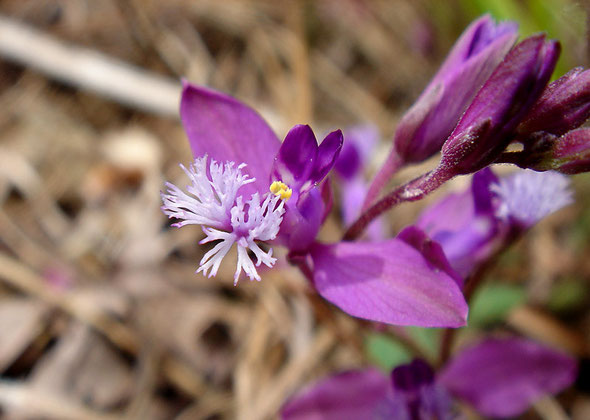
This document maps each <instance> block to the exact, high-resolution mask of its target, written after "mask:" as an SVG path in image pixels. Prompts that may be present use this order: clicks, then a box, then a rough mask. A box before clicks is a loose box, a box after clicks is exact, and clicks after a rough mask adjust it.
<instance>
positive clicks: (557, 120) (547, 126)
mask: <svg viewBox="0 0 590 420" xmlns="http://www.w3.org/2000/svg"><path fill="white" fill-rule="evenodd" d="M589 116H590V70H586V71H583V69H582V68H576V69H573V70H571V71H570V72H568V73H567V74H566V75H564V76H563V77H561V78H559V79H557V80H556V81H554V82H553V83H551V84H550V85H549V86H547V88H546V89H545V91H544V92H543V95H542V96H541V98H539V100H538V101H537V103H536V104H535V106H534V108H533V109H532V110H531V111H530V113H529V115H528V116H527V118H526V120H525V121H524V122H523V123H521V124H520V125H519V127H518V132H519V133H520V134H521V135H523V136H525V135H527V134H531V133H534V132H537V131H545V132H548V133H551V134H555V135H557V136H560V135H562V134H565V133H566V132H567V131H570V130H573V129H574V128H577V127H579V126H580V125H582V124H583V123H584V122H585V121H586V120H587V119H588V117H589Z"/></svg>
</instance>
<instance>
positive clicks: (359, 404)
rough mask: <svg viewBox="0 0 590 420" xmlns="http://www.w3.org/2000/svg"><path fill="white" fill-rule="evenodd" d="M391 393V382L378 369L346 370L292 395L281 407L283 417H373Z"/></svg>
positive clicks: (333, 419)
mask: <svg viewBox="0 0 590 420" xmlns="http://www.w3.org/2000/svg"><path fill="white" fill-rule="evenodd" d="M388 392H389V381H388V380H387V378H386V376H385V375H383V373H381V372H379V371H378V370H376V369H367V370H359V371H351V372H344V373H340V374H338V375H334V376H331V377H329V378H328V379H324V380H322V381H321V382H319V383H317V384H314V385H312V386H310V387H308V388H306V389H304V390H303V391H301V392H300V393H298V394H296V395H295V396H294V397H292V398H291V399H290V400H289V401H288V402H287V403H286V404H285V405H284V406H283V408H282V409H281V418H282V419H283V420H359V419H373V418H375V414H376V413H377V412H378V410H379V407H380V406H381V405H382V403H383V401H384V400H385V399H386V397H387V394H388Z"/></svg>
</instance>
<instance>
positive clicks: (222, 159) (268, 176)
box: [162, 83, 343, 283]
mask: <svg viewBox="0 0 590 420" xmlns="http://www.w3.org/2000/svg"><path fill="white" fill-rule="evenodd" d="M180 113H181V118H182V122H183V124H184V127H185V130H186V133H187V135H188V137H189V142H190V145H191V148H192V151H193V155H194V157H195V162H194V164H192V165H190V166H189V168H188V169H187V168H185V167H184V166H183V167H182V168H183V170H184V171H185V173H186V174H187V176H188V178H189V180H190V184H189V185H188V186H187V189H186V190H187V192H186V193H185V192H183V191H182V190H181V189H180V188H178V187H176V186H175V185H172V184H170V183H167V184H166V185H167V187H168V191H167V192H166V193H163V194H162V200H163V203H164V205H163V207H162V209H163V211H164V213H165V214H166V215H168V216H169V217H171V218H176V219H179V220H180V222H178V223H176V225H175V226H178V227H181V226H184V225H188V224H197V225H201V226H202V227H203V232H204V233H205V235H206V236H205V239H203V240H202V241H201V243H202V244H204V243H208V242H214V241H217V243H216V245H215V246H214V247H213V248H212V249H211V250H210V251H208V252H207V253H206V254H205V256H204V257H203V259H202V260H201V262H200V266H199V269H198V270H197V272H203V274H205V275H207V274H208V275H209V277H211V276H215V275H216V273H217V270H218V269H219V266H220V264H221V261H222V260H223V258H224V256H225V255H226V254H227V253H228V251H229V250H230V249H231V248H232V247H233V245H234V244H235V245H236V247H237V252H238V263H237V267H236V272H235V276H234V280H235V282H236V283H237V281H238V279H239V276H240V273H241V272H242V270H243V271H244V272H245V273H246V275H247V276H248V277H249V278H250V280H260V276H259V274H258V272H257V270H256V267H257V266H260V264H264V265H266V266H268V267H272V266H273V265H274V263H275V261H276V259H275V258H274V257H273V256H272V248H270V249H269V250H268V251H263V250H262V248H261V247H260V246H259V245H258V244H259V243H270V244H273V243H279V244H282V245H285V246H287V247H288V248H289V249H290V250H295V251H296V250H300V249H305V248H306V247H308V246H309V245H310V244H311V242H312V241H313V240H314V239H315V236H316V235H317V232H318V230H319V228H320V225H321V223H322V221H323V219H324V217H325V213H326V206H325V204H324V202H323V200H322V197H321V192H320V191H319V189H318V186H319V185H321V183H322V180H323V179H324V177H325V176H326V174H327V173H328V172H329V171H330V169H331V168H332V166H333V165H334V162H335V160H336V158H337V157H338V154H339V152H340V149H341V147H342V141H343V140H342V133H341V132H340V131H334V132H332V133H330V134H329V135H328V136H326V138H325V139H324V141H323V142H322V144H321V145H320V146H318V145H317V141H316V139H315V136H314V134H313V132H312V131H311V128H309V127H308V126H304V125H298V126H295V127H294V128H293V129H291V131H289V133H288V134H287V136H286V138H285V141H284V142H283V143H282V145H281V143H280V142H279V140H278V138H277V137H276V136H275V134H274V133H273V132H272V130H271V129H270V128H269V127H268V125H267V124H266V123H265V122H264V120H263V119H262V118H261V117H260V116H259V115H258V114H256V112H255V111H253V110H252V109H250V108H249V107H247V106H245V105H243V104H241V103H239V102H238V101H236V100H235V99H233V98H231V97H229V96H226V95H223V94H220V93H217V92H213V91H211V90H207V89H204V88H198V87H195V86H192V85H190V84H188V83H185V84H184V89H183V92H182V101H181V105H180ZM248 251H250V252H251V253H252V254H253V255H254V256H255V258H256V263H254V261H252V259H251V258H250V256H249V255H248Z"/></svg>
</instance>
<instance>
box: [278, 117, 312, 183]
mask: <svg viewBox="0 0 590 420" xmlns="http://www.w3.org/2000/svg"><path fill="white" fill-rule="evenodd" d="M317 152H318V143H317V140H316V138H315V135H314V134H313V131H312V129H311V128H310V127H309V126H308V125H296V126H295V127H293V128H292V129H291V130H289V132H288V133H287V136H286V137H285V140H284V141H283V144H282V145H281V148H280V149H279V153H278V154H277V157H276V158H275V161H274V165H273V177H275V178H276V179H277V180H280V181H283V182H284V183H285V184H287V185H288V186H289V187H290V188H293V189H298V188H299V187H300V186H301V185H302V184H303V183H305V182H306V181H307V180H308V179H309V177H310V175H311V173H312V171H313V169H314V166H315V164H316V157H317Z"/></svg>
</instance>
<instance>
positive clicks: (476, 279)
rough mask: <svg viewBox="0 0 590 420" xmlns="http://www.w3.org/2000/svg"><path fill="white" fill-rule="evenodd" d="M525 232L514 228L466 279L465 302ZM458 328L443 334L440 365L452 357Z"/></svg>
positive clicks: (448, 329) (446, 330)
mask: <svg viewBox="0 0 590 420" xmlns="http://www.w3.org/2000/svg"><path fill="white" fill-rule="evenodd" d="M523 233H524V232H523V231H522V230H521V229H517V228H513V229H511V230H510V231H509V232H508V233H507V234H506V238H505V239H504V242H503V244H502V246H500V247H499V248H498V249H497V250H496V252H494V253H493V254H492V256H491V257H490V258H488V259H487V260H486V261H485V262H483V263H481V264H480V265H479V266H478V267H477V268H476V269H475V270H474V271H473V273H472V274H471V275H470V276H469V277H468V278H467V279H466V281H465V287H464V288H463V295H464V296H465V301H466V302H467V303H469V301H470V300H471V298H472V297H473V294H474V293H475V291H476V290H477V288H478V287H479V285H480V284H481V282H482V281H483V280H484V279H485V277H486V276H487V274H488V273H489V272H490V270H491V269H492V268H493V267H495V266H496V264H497V263H498V259H499V258H500V256H501V255H502V254H503V253H504V252H505V251H506V250H507V249H508V248H510V247H511V246H512V245H513V244H514V243H515V242H516V241H518V239H520V237H521V236H522V234H523ZM456 331H457V328H447V329H445V331H444V333H443V337H442V340H441V345H440V353H439V354H440V355H439V365H441V366H442V365H443V364H444V363H445V362H446V361H447V360H448V359H449V357H450V355H451V348H452V346H453V342H454V339H455V335H456Z"/></svg>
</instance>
